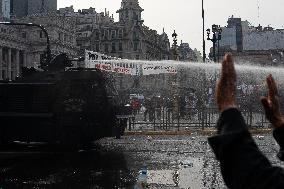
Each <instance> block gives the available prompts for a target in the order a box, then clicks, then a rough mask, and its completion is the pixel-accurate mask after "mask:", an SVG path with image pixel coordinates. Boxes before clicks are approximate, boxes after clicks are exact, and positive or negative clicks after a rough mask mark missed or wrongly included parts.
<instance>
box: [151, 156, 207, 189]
mask: <svg viewBox="0 0 284 189" xmlns="http://www.w3.org/2000/svg"><path fill="white" fill-rule="evenodd" d="M203 163H204V162H203V160H202V159H200V158H191V159H187V160H183V161H180V162H179V165H178V167H177V168H176V169H171V170H148V175H147V183H148V184H149V186H150V188H151V186H154V185H155V186H163V187H166V188H173V187H176V188H202V187H203V182H202V178H203V175H201V174H200V173H201V172H202V167H203Z"/></svg>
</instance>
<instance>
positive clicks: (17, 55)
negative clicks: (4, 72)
mask: <svg viewBox="0 0 284 189" xmlns="http://www.w3.org/2000/svg"><path fill="white" fill-rule="evenodd" d="M15 60H16V77H20V51H19V50H18V49H16V58H15Z"/></svg>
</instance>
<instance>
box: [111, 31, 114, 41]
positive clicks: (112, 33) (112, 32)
mask: <svg viewBox="0 0 284 189" xmlns="http://www.w3.org/2000/svg"><path fill="white" fill-rule="evenodd" d="M111 38H112V39H114V38H115V31H114V30H112V31H111Z"/></svg>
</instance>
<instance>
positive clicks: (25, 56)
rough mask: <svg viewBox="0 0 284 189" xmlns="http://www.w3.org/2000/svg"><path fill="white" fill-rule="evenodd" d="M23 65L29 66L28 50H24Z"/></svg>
mask: <svg viewBox="0 0 284 189" xmlns="http://www.w3.org/2000/svg"><path fill="white" fill-rule="evenodd" d="M23 66H24V67H28V65H27V53H26V51H23Z"/></svg>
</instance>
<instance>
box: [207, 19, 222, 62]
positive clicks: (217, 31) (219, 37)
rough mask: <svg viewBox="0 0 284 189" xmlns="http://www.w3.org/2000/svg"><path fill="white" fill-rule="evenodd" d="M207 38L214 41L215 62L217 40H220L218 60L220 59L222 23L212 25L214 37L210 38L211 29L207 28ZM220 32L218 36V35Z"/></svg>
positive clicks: (214, 58) (214, 57)
mask: <svg viewBox="0 0 284 189" xmlns="http://www.w3.org/2000/svg"><path fill="white" fill-rule="evenodd" d="M206 31H207V40H209V41H212V42H213V60H214V62H216V61H217V60H216V42H217V41H218V61H219V41H220V40H221V39H222V29H221V27H220V25H219V26H218V25H216V24H213V25H212V33H213V37H212V38H210V32H211V30H210V29H207V30H206ZM217 33H218V36H217Z"/></svg>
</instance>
